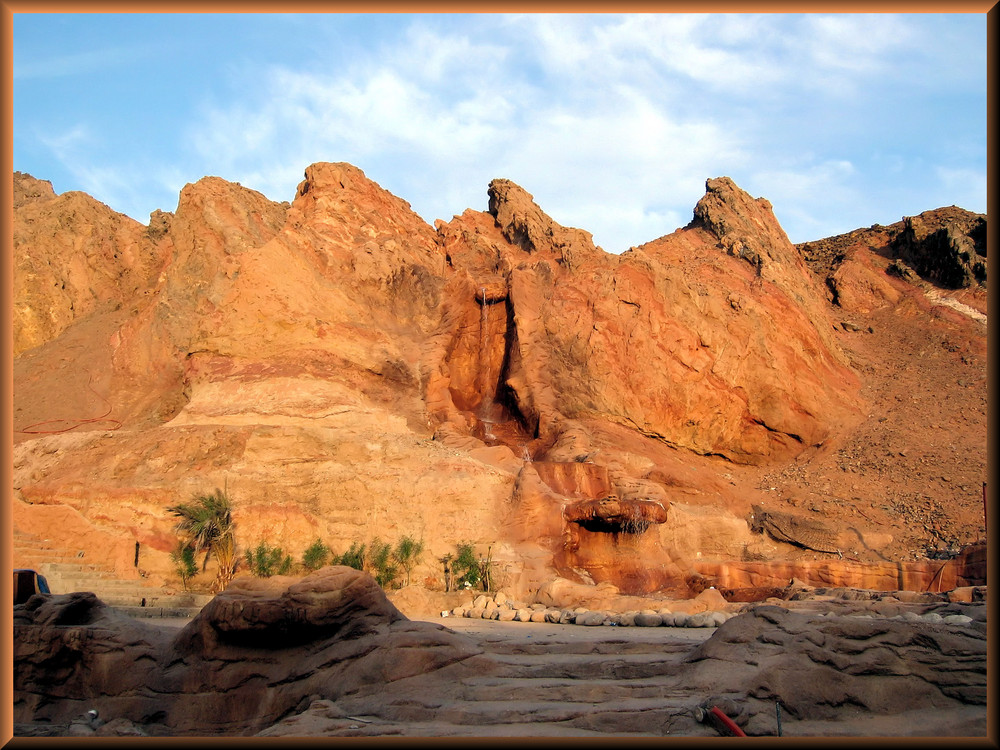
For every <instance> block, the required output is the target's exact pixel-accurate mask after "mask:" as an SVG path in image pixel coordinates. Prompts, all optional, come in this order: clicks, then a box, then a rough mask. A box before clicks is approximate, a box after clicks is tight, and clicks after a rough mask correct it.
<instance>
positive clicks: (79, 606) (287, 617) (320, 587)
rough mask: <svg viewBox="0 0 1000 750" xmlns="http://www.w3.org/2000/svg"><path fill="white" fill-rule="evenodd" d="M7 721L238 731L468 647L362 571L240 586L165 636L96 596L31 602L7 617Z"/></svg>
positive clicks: (455, 658) (414, 671)
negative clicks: (107, 721)
mask: <svg viewBox="0 0 1000 750" xmlns="http://www.w3.org/2000/svg"><path fill="white" fill-rule="evenodd" d="M14 642H15V652H14V660H15V663H16V664H17V669H16V677H15V684H14V722H15V723H20V722H34V723H36V724H37V723H45V722H48V723H51V724H69V723H70V722H72V721H73V720H74V719H75V718H76V717H78V716H81V715H84V714H85V713H86V712H87V711H89V710H91V709H95V710H97V711H98V714H99V715H100V716H107V717H109V718H111V717H114V718H116V719H119V720H124V721H126V722H129V723H130V725H133V726H138V727H140V728H141V730H142V732H143V733H144V734H147V735H164V736H183V735H208V736H212V735H237V736H239V735H247V734H255V733H257V732H258V731H260V730H262V729H264V728H265V727H268V726H270V725H271V724H273V723H275V722H276V721H278V720H279V719H280V718H282V717H284V716H285V715H287V714H288V713H289V712H291V711H293V710H302V709H304V708H305V707H307V706H308V705H309V704H310V703H311V702H312V701H313V700H318V699H323V700H333V701H336V700H337V699H338V698H340V697H341V696H343V695H346V694H351V693H357V692H361V693H363V694H364V693H368V692H371V691H378V690H380V689H384V688H385V686H386V685H387V684H390V683H392V682H394V681H397V680H405V679H407V678H409V677H413V676H414V675H422V676H426V675H428V674H432V673H433V672H435V671H437V670H439V669H442V668H446V667H447V666H448V665H450V664H453V663H460V662H462V661H463V660H466V659H468V658H470V657H473V656H475V655H476V654H477V653H479V649H478V648H477V647H476V646H475V644H474V643H472V642H471V641H469V640H468V639H467V638H465V637H463V636H460V635H457V634H455V633H452V632H450V631H448V630H445V629H443V628H441V627H440V626H436V625H432V624H429V623H419V622H410V621H408V620H407V619H406V618H405V617H404V616H403V615H402V614H401V613H400V612H399V611H398V610H397V609H396V608H395V607H394V606H393V605H392V604H390V603H389V602H388V601H387V600H386V598H385V594H384V593H383V592H382V590H381V589H380V588H379V586H378V584H376V583H375V581H374V579H373V578H371V577H370V576H368V575H367V574H364V573H361V572H359V571H355V570H354V569H352V568H345V567H339V566H337V567H329V568H323V569H321V570H319V571H317V572H316V573H313V574H312V575H310V576H307V577H305V578H303V579H301V580H294V579H279V578H273V579H267V580H263V581H262V580H255V579H237V580H236V581H234V583H233V584H232V585H231V586H230V588H229V589H227V590H226V591H225V592H224V593H222V594H220V595H218V596H216V597H215V599H213V600H212V602H211V603H210V604H209V605H208V606H206V607H205V608H204V609H203V610H202V611H201V612H200V613H199V614H198V615H197V616H196V617H195V618H194V620H192V621H191V623H190V624H189V625H187V626H186V627H184V628H183V629H181V630H179V631H177V632H176V633H174V632H172V631H171V630H170V629H164V628H160V627H157V626H155V625H148V624H145V623H143V622H141V621H139V620H134V619H132V618H130V617H127V616H125V615H122V614H119V613H117V612H116V611H114V610H113V609H112V608H110V607H108V606H106V605H105V604H104V603H103V602H101V601H100V600H99V599H97V598H96V597H95V596H94V595H93V594H91V593H87V592H78V593H73V594H61V595H59V594H57V595H52V596H42V595H36V596H35V597H33V598H32V599H30V600H29V601H28V602H26V603H25V604H23V605H18V607H17V608H16V610H15V616H14Z"/></svg>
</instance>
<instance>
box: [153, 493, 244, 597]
mask: <svg viewBox="0 0 1000 750" xmlns="http://www.w3.org/2000/svg"><path fill="white" fill-rule="evenodd" d="M167 510H168V511H169V512H170V513H172V514H173V515H175V516H177V517H178V518H180V519H181V520H180V521H178V522H177V525H176V526H175V527H174V528H175V529H176V530H177V531H178V532H179V533H180V534H182V535H183V536H184V537H185V538H186V539H187V541H188V543H189V544H190V545H191V546H192V547H194V548H195V550H197V551H198V552H201V551H204V552H205V560H204V561H203V562H202V566H201V569H202V570H205V567H206V566H207V565H208V558H209V557H210V556H211V555H213V554H214V555H215V559H216V560H217V561H218V563H219V574H218V576H216V579H215V583H214V584H213V585H212V592H213V593H218V592H220V591H224V590H225V588H226V586H228V585H229V582H230V581H231V580H233V577H234V576H235V575H236V566H237V565H238V563H239V557H238V556H237V554H236V524H235V523H233V515H232V504H231V503H230V500H229V496H228V495H226V493H225V492H223V491H222V490H219V489H217V490H216V491H215V492H214V493H213V494H210V495H197V496H195V498H194V501H193V502H191V503H181V504H180V505H175V506H173V507H171V508H168V509H167Z"/></svg>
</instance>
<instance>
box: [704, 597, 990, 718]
mask: <svg viewBox="0 0 1000 750" xmlns="http://www.w3.org/2000/svg"><path fill="white" fill-rule="evenodd" d="M962 619H963V621H968V618H962ZM687 661H688V663H689V664H690V667H691V668H690V669H689V670H686V671H685V678H686V680H685V681H686V684H687V686H688V687H689V688H690V689H691V690H699V689H703V690H706V691H707V692H708V694H710V695H711V696H713V699H714V702H716V703H719V702H722V701H728V702H729V705H731V706H733V707H734V709H735V710H734V713H733V715H732V716H731V717H730V718H732V719H733V720H735V721H736V722H737V724H740V725H741V726H743V728H744V730H745V731H746V732H747V734H756V735H774V734H777V732H776V729H777V727H776V711H775V708H774V704H775V703H780V706H781V711H782V712H783V713H784V714H785V715H786V716H790V717H793V718H794V719H796V720H798V721H800V722H802V721H809V720H829V719H832V718H836V717H837V716H842V715H843V714H842V712H843V711H844V710H847V709H850V710H852V711H855V712H858V711H860V712H862V713H863V714H864V715H866V716H871V715H884V714H902V713H904V712H914V713H925V714H926V713H927V712H933V711H939V710H940V711H942V712H943V710H944V709H952V710H954V709H956V708H958V709H961V708H962V707H963V706H972V707H975V706H983V705H985V702H986V633H985V628H984V627H982V625H981V624H980V626H978V627H977V626H974V625H973V624H972V623H969V624H965V625H962V624H952V623H948V622H945V621H944V618H941V622H929V621H926V620H921V619H911V620H904V619H889V618H884V617H871V616H842V615H837V614H835V613H831V614H830V615H828V616H826V617H819V618H817V617H814V616H810V615H808V614H804V613H799V612H792V611H789V610H787V609H784V608H783V607H777V606H760V607H756V608H754V609H753V610H751V611H750V612H749V613H747V614H745V615H742V616H739V617H734V618H731V619H730V620H728V621H726V622H725V623H724V624H723V625H721V626H720V627H719V629H718V630H717V631H716V633H715V634H714V635H713V636H712V637H711V638H710V639H709V640H707V641H705V642H704V643H703V644H701V645H700V646H698V647H697V648H696V649H695V650H694V651H693V652H692V653H691V655H690V656H689V657H688V659H687ZM941 715H942V716H945V715H946V714H945V713H944V712H943V713H942V714H941ZM928 719H930V721H931V723H933V718H932V717H927V716H925V717H924V720H925V721H926V720H928ZM984 721H985V715H977V720H976V721H975V724H976V725H973V726H967V727H965V729H967V731H968V734H969V735H974V734H980V733H982V732H983V731H984V730H985V727H983V726H978V725H979V724H982V722H984ZM938 729H939V730H940V729H941V728H940V727H939V728H938ZM949 729H950V730H951V731H950V732H947V733H954V731H955V727H949Z"/></svg>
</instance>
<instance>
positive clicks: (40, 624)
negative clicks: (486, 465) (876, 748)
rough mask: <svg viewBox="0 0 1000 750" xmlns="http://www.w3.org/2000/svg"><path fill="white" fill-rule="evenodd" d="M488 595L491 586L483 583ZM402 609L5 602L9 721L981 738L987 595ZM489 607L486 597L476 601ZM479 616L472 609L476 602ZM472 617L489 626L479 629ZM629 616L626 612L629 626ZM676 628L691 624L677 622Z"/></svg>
mask: <svg viewBox="0 0 1000 750" xmlns="http://www.w3.org/2000/svg"><path fill="white" fill-rule="evenodd" d="M483 599H486V597H483ZM699 599H701V600H702V601H701V603H702V604H703V605H704V606H707V607H709V609H708V610H702V611H695V612H693V613H691V614H688V613H686V612H681V611H678V612H670V611H668V610H661V611H654V610H648V609H647V610H642V611H639V612H633V613H611V614H609V613H606V612H601V611H594V610H588V609H586V608H580V607H578V608H575V609H569V610H554V611H553V612H554V614H558V615H559V616H558V617H557V618H548V617H540V618H537V619H536V618H534V617H533V616H531V615H529V616H528V617H524V615H525V614H526V613H527V612H529V611H531V612H533V613H534V614H543V613H544V614H547V613H548V612H550V610H548V609H546V608H543V609H540V610H529V608H527V607H521V608H517V605H518V603H517V602H515V601H513V600H509V599H507V598H506V597H505V596H503V595H502V594H499V593H498V594H497V595H495V596H494V597H492V598H491V599H489V600H488V601H486V602H485V604H492V605H493V607H494V612H495V613H496V616H495V617H493V618H492V619H486V618H483V617H479V618H475V619H471V618H465V617H455V618H449V619H448V620H446V621H445V623H446V624H450V625H451V626H453V627H447V628H445V627H441V626H439V625H435V624H432V623H426V622H411V621H408V620H406V618H404V617H402V616H401V615H400V613H399V612H398V610H396V609H395V607H393V606H392V605H391V604H390V603H389V602H388V601H387V600H386V599H385V597H384V595H383V594H382V592H381V590H380V589H379V588H378V586H377V585H376V584H375V583H374V581H373V580H372V579H371V578H370V577H368V576H367V575H366V574H362V573H359V572H357V571H354V570H352V569H346V568H338V567H333V568H325V569H322V570H320V571H318V572H317V573H315V574H312V575H310V576H307V577H305V578H303V579H280V578H275V579H273V580H270V581H259V580H251V579H237V581H235V582H234V584H233V585H232V586H231V587H230V589H228V590H227V591H226V592H225V593H224V594H220V595H219V596H217V597H216V598H215V599H214V600H213V601H212V603H211V604H210V605H209V606H208V607H206V608H205V609H204V610H203V611H202V613H201V614H200V615H199V616H198V617H196V618H195V619H194V620H193V621H192V622H191V623H190V624H188V625H187V626H186V627H184V628H183V629H179V630H175V629H172V628H166V627H157V626H155V625H148V624H143V623H140V622H138V621H135V620H131V619H130V618H127V617H124V616H122V615H120V614H118V613H116V612H114V611H113V610H111V609H109V608H108V607H105V606H104V605H103V604H102V603H101V602H100V601H98V600H97V599H95V598H94V597H93V595H92V594H86V593H76V594H68V595H36V596H35V597H33V598H32V599H31V600H29V602H27V603H26V604H23V605H18V606H17V607H16V608H15V615H14V616H15V641H14V643H15V685H14V688H15V693H14V714H15V715H14V719H15V730H16V734H17V735H18V736H22V735H36V736H37V735H47V736H91V737H105V736H132V737H143V736H195V735H201V736H220V735H228V736H247V735H252V734H257V735H260V736H266V737H287V736H299V737H318V736H372V737H376V736H393V735H395V736H405V737H423V736H439V737H445V736H479V737H494V736H501V735H503V736H546V735H551V736H561V737H588V736H600V737H605V738H606V737H609V736H623V735H634V736H659V737H663V736H666V735H671V736H716V735H717V732H716V730H715V729H714V728H713V727H712V726H711V725H710V724H708V723H700V722H699V721H698V720H697V717H698V715H699V709H700V708H703V707H709V706H713V705H717V706H720V707H723V708H724V710H725V711H726V712H727V714H728V715H729V716H730V717H731V718H733V719H734V720H736V721H737V723H738V724H739V725H740V726H742V728H743V729H744V731H745V732H746V733H747V734H750V735H765V736H768V735H774V734H777V731H776V730H777V727H776V712H775V708H774V705H775V703H778V704H779V705H780V707H781V708H780V710H781V712H782V714H781V715H782V717H783V730H784V731H783V734H784V735H785V736H788V737H793V736H852V735H853V736H878V735H888V736H927V735H937V736H944V735H962V736H983V735H985V732H986V723H985V722H986V701H985V697H986V623H985V604H972V605H964V604H958V603H941V602H940V601H934V602H930V601H928V602H927V603H923V604H921V603H917V602H912V603H906V602H902V601H900V600H899V599H896V598H893V597H881V598H880V599H879V600H877V601H875V600H868V601H861V600H850V599H836V598H835V597H829V598H825V599H824V598H822V597H817V598H815V599H812V600H808V601H806V600H801V601H790V602H788V603H787V605H788V607H789V608H796V607H797V609H788V608H785V607H776V606H753V607H751V608H748V609H747V610H746V611H745V612H743V613H742V614H735V613H732V612H723V611H719V610H716V609H713V608H714V607H716V606H720V605H721V606H725V601H724V600H723V599H722V598H721V596H720V595H719V594H718V592H716V591H714V590H706V592H703V595H699ZM476 603H480V602H476ZM479 609H480V610H482V609H483V608H482V607H480V608H479ZM477 623H479V624H477ZM621 626H628V627H621ZM680 628H683V629H680Z"/></svg>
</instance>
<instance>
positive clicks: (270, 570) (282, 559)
mask: <svg viewBox="0 0 1000 750" xmlns="http://www.w3.org/2000/svg"><path fill="white" fill-rule="evenodd" d="M246 558H247V567H249V568H250V572H251V573H253V574H254V575H255V576H257V577H258V578H269V577H270V576H273V575H280V576H283V575H287V574H288V573H289V571H291V569H292V556H291V555H288V554H285V551H284V550H283V549H281V547H272V546H271V545H269V544H268V543H267V542H261V543H260V544H258V545H257V547H256V549H252V550H251V549H248V550H247V553H246Z"/></svg>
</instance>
